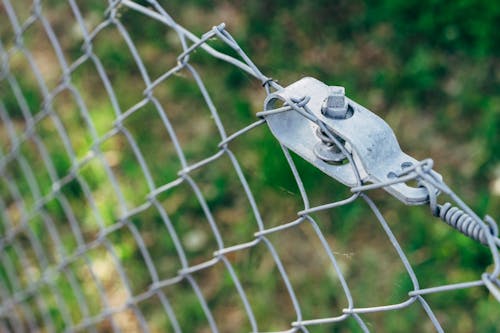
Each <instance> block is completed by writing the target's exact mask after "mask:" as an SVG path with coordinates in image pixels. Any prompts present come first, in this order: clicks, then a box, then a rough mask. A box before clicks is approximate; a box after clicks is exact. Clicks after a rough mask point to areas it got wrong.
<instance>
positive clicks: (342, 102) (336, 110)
mask: <svg viewBox="0 0 500 333" xmlns="http://www.w3.org/2000/svg"><path fill="white" fill-rule="evenodd" d="M329 88H330V89H329V92H328V97H327V98H325V100H324V101H323V105H322V106H321V113H322V114H323V115H324V116H326V117H329V118H335V119H345V118H346V117H347V110H348V109H349V105H348V104H347V100H346V98H345V88H344V87H341V86H330V87H329Z"/></svg>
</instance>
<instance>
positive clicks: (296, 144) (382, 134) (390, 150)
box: [264, 77, 441, 205]
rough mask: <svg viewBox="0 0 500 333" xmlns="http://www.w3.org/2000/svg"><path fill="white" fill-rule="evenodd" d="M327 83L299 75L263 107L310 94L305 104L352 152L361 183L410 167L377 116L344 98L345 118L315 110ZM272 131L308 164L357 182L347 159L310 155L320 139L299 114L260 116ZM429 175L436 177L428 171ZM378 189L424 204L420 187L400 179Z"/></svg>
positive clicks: (380, 180)
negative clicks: (350, 111)
mask: <svg viewBox="0 0 500 333" xmlns="http://www.w3.org/2000/svg"><path fill="white" fill-rule="evenodd" d="M328 92H329V86H328V85H326V84H324V83H323V82H321V81H318V80H316V79H314V78H311V77H305V78H302V79H301V80H299V81H297V82H295V83H293V84H291V85H289V86H288V87H286V88H283V89H281V90H278V91H276V92H275V93H273V94H270V95H269V96H268V97H267V98H266V100H265V102H264V110H265V111H269V110H273V109H276V108H278V107H281V106H282V105H283V104H284V103H286V101H290V100H292V99H297V98H302V97H304V96H308V97H310V100H309V101H308V103H307V107H308V108H309V109H310V110H311V112H312V113H313V114H314V116H315V117H317V118H318V119H319V120H320V121H322V122H323V123H324V124H325V125H327V127H328V128H329V129H330V130H331V131H333V133H334V134H335V135H336V136H338V137H340V138H341V139H343V140H344V141H345V145H344V147H345V148H346V150H347V151H348V152H349V153H350V154H351V155H352V157H353V160H354V163H355V164H356V166H358V171H359V174H360V177H361V180H362V181H363V183H384V182H387V181H392V180H394V179H393V178H392V176H393V175H394V174H395V173H398V172H400V171H402V168H404V167H407V166H412V165H416V164H417V163H418V161H417V160H416V159H414V158H413V157H411V156H409V155H407V154H405V153H404V152H403V151H401V148H400V147H399V144H398V141H397V139H396V136H395V135H394V133H393V131H392V129H391V128H390V127H389V125H387V123H386V122H385V121H383V120H382V119H381V118H380V117H378V116H377V115H375V114H374V113H372V112H371V111H370V110H368V109H366V108H364V107H363V106H361V105H359V104H358V103H356V102H354V101H353V100H351V99H349V98H347V97H346V99H347V102H348V104H349V106H350V107H352V109H353V114H352V116H351V117H349V118H346V119H334V118H329V117H326V116H324V115H323V114H322V113H321V106H322V103H323V101H324V100H325V98H326V97H327V96H328ZM266 120H267V123H268V125H269V127H270V129H271V132H272V133H273V135H274V136H275V137H276V138H277V139H278V140H279V141H280V142H281V143H282V144H283V145H285V146H286V147H287V148H289V149H290V150H292V151H293V152H295V153H296V154H298V155H299V156H301V157H302V158H304V159H305V160H307V161H308V162H310V163H311V164H313V165H314V166H315V167H317V168H318V169H320V170H321V171H323V172H324V173H326V174H327V175H329V176H331V177H333V178H335V179H337V180H338V181H339V182H341V183H343V184H345V185H347V186H350V187H353V186H357V185H359V184H358V183H357V181H356V176H355V173H354V170H353V167H352V166H351V165H350V163H347V164H341V165H332V164H329V163H326V162H325V161H323V160H321V159H320V158H318V157H317V156H316V154H315V153H314V146H315V145H316V144H318V143H319V142H321V140H320V138H319V137H318V136H317V135H316V134H315V132H316V129H317V127H318V126H317V125H316V124H315V123H314V122H312V121H310V120H308V119H307V118H305V117H304V116H303V115H301V114H300V113H299V112H296V111H293V110H291V111H287V112H280V113H276V114H269V115H267V116H266ZM432 172H433V174H434V176H435V177H437V178H438V179H441V176H440V175H439V174H438V173H436V172H434V171H432ZM384 189H385V190H386V191H387V192H389V193H391V194H392V195H394V196H395V197H396V198H398V199H399V200H401V201H403V202H404V203H405V204H409V205H418V204H423V203H426V202H428V194H427V191H426V190H425V189H424V188H421V187H413V186H408V185H407V184H405V183H398V184H392V185H388V186H386V187H384Z"/></svg>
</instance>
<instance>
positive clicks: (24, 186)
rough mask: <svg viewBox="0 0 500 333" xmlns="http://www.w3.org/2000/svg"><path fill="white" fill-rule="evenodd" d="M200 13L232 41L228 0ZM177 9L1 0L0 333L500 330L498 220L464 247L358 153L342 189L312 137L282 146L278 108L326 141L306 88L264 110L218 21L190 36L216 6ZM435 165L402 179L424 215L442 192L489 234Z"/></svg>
mask: <svg viewBox="0 0 500 333" xmlns="http://www.w3.org/2000/svg"><path fill="white" fill-rule="evenodd" d="M171 6H174V5H171ZM174 7H175V6H174ZM212 7H213V8H212ZM212 7H211V8H210V9H211V10H210V12H214V13H219V14H220V13H225V14H224V15H226V16H227V17H228V19H229V20H228V21H229V23H231V24H234V25H235V26H236V31H239V32H238V36H237V38H236V39H238V40H239V39H240V38H241V36H242V35H241V34H243V33H244V29H242V25H241V24H239V23H238V22H239V20H240V19H239V18H238V13H236V12H235V11H234V8H233V7H232V5H228V4H225V5H214V6H212ZM186 8H187V9H186V10H185V11H180V12H179V13H175V12H174V11H173V12H172V13H173V14H177V18H179V19H180V20H182V21H183V22H191V23H192V27H195V29H196V34H193V33H192V31H189V30H187V29H186V28H185V27H184V26H181V25H179V24H178V23H176V22H175V21H174V20H175V19H176V16H175V15H174V16H170V14H169V13H167V12H165V10H164V8H163V7H162V5H160V4H159V3H158V2H157V1H155V0H148V1H138V2H137V1H136V2H134V1H108V2H106V1H104V2H103V1H94V0H90V1H82V0H68V1H57V0H47V1H12V0H4V1H2V3H1V5H0V19H3V20H2V22H5V24H3V25H1V26H0V331H14V332H23V331H42V332H45V331H48V332H51V331H91V332H94V331H95V332H101V331H104V332H108V331H148V330H149V331H151V332H156V331H172V332H176V333H177V332H181V331H182V332H208V331H214V332H217V331H218V332H239V331H244V332H246V331H252V332H253V331H260V332H262V331H290V332H292V331H293V332H295V331H296V332H299V331H303V332H330V331H332V330H334V331H339V332H347V331H349V332H366V331H370V330H384V331H398V330H404V331H410V330H418V331H429V330H432V329H435V330H437V331H442V327H441V326H445V327H446V328H447V329H450V330H452V331H457V332H466V331H472V330H477V331H485V332H487V331H494V330H495V327H496V326H495V323H496V322H495V320H496V317H495V318H493V317H491V318H490V314H491V313H492V311H491V310H484V309H487V308H491V303H492V302H491V301H492V300H493V299H494V298H495V297H496V298H498V287H499V285H500V284H499V282H498V272H499V271H500V268H499V267H498V265H499V263H500V257H499V253H498V248H497V247H498V245H499V244H500V241H499V240H498V235H497V234H496V233H495V230H496V229H495V227H494V224H493V222H491V223H490V222H487V223H490V228H489V229H488V228H484V229H481V231H482V232H484V233H485V234H484V235H485V236H484V237H486V239H487V240H488V241H489V242H490V243H489V244H490V247H489V248H488V247H484V248H483V249H482V250H476V247H475V245H476V242H474V241H473V240H470V239H467V238H466V237H462V238H458V237H455V235H454V234H452V233H450V232H449V228H448V227H446V226H441V225H437V224H431V223H426V222H427V219H428V218H429V216H430V214H428V211H427V209H428V207H425V213H424V208H421V209H420V208H415V207H412V208H411V210H412V211H411V214H402V213H401V211H402V210H401V209H400V208H398V207H396V205H399V206H400V205H401V203H400V202H399V201H396V200H392V201H388V200H387V198H390V199H393V198H391V197H390V196H389V195H388V194H387V192H386V191H384V190H383V188H387V187H388V186H392V184H389V183H387V182H384V181H379V180H377V179H374V178H373V177H370V176H371V175H370V168H371V167H372V166H371V165H366V163H365V164H364V162H365V161H364V159H363V156H355V158H354V159H349V163H348V164H345V165H347V166H348V167H351V168H353V169H352V170H353V171H355V173H357V174H359V175H361V177H362V178H363V180H361V179H358V180H357V183H356V184H354V185H353V184H350V186H344V185H342V184H341V182H337V181H336V180H335V179H334V178H336V177H335V170H337V171H338V168H339V166H335V165H325V163H321V162H320V161H319V160H318V159H317V158H316V160H315V156H316V155H310V154H313V153H314V152H311V151H310V149H309V148H308V147H309V145H305V144H304V147H305V148H304V147H301V146H300V145H299V148H297V149H296V151H297V152H296V153H297V155H296V153H293V152H291V151H289V150H287V149H286V148H285V147H284V146H281V142H282V138H281V137H280V136H279V135H277V136H276V137H275V136H274V135H273V133H274V134H277V132H276V131H273V133H271V132H270V131H269V129H268V128H267V127H268V126H264V125H265V123H266V121H267V120H269V118H268V117H269V116H270V114H271V113H272V114H274V115H273V117H278V116H280V115H281V116H283V118H282V122H281V124H280V126H284V127H286V128H288V127H287V126H289V125H290V124H289V123H288V120H289V119H288V118H287V117H286V113H287V112H288V113H289V112H298V113H299V114H302V115H303V116H304V117H303V121H304V122H309V121H312V122H314V123H315V124H316V125H317V126H320V127H321V126H323V127H324V129H325V130H326V131H327V132H328V133H329V134H331V135H339V133H335V131H331V130H330V128H333V127H335V126H336V125H335V124H336V123H335V124H334V123H333V120H328V119H326V118H324V117H322V116H319V117H318V116H317V112H316V111H318V110H311V109H310V108H311V107H312V105H314V103H313V102H314V101H313V100H312V99H314V98H315V94H316V93H318V92H314V93H312V92H310V91H308V89H304V94H307V95H311V96H293V97H294V98H293V99H292V100H289V101H287V105H288V106H290V107H292V106H293V107H292V108H293V110H284V109H281V110H267V111H265V112H262V102H263V100H264V99H265V97H266V96H265V95H266V94H267V95H269V94H271V93H273V92H276V90H279V89H281V88H282V87H281V86H280V85H279V84H278V83H277V82H276V81H274V80H271V79H270V78H269V77H266V76H264V75H263V74H262V73H261V72H260V70H259V69H258V68H257V67H256V66H255V64H254V63H253V62H252V61H251V60H250V58H249V57H248V56H246V54H245V53H244V52H243V51H242V49H241V48H240V47H239V46H238V45H237V42H236V41H235V40H234V39H233V37H232V36H231V35H230V34H229V32H228V30H226V27H224V26H223V25H219V26H216V27H215V28H212V29H206V30H207V31H200V27H202V26H205V25H207V24H208V25H212V24H217V23H212V21H214V18H215V15H216V14H214V15H213V16H212V15H211V14H207V13H208V11H207V13H202V12H201V11H200V10H199V9H196V8H195V7H194V6H191V5H186ZM169 9H170V7H169ZM186 13H187V14H186ZM284 13H285V12H284ZM204 15H208V17H205V16H204ZM285 16H286V15H285ZM277 19H281V14H280V15H279V17H277ZM193 21H196V22H193ZM209 22H210V23H209ZM191 23H190V24H191ZM284 26H286V27H288V28H290V27H292V25H290V24H289V23H287V24H285V25H284ZM288 28H287V29H288ZM270 31H271V30H270ZM272 31H273V33H274V34H277V33H281V32H280V31H274V30H272ZM287 31H288V30H287ZM205 32H206V33H205ZM291 32H292V31H288V32H287V35H288V34H289V35H290V36H292V35H293V34H292V33H291ZM259 38H261V37H259ZM259 38H257V39H256V40H255V43H254V44H252V45H246V47H247V46H250V47H252V48H254V49H257V50H265V49H266V48H267V46H266V41H264V40H262V39H259ZM270 40H271V41H273V43H274V39H270ZM277 40H280V38H277ZM183 52H185V54H183ZM317 52H320V51H316V50H314V49H313V50H312V51H311V53H310V54H314V56H307V59H309V58H310V57H311V58H314V59H316V58H315V57H316V54H315V53H317ZM321 52H323V51H321ZM364 53H367V54H369V53H370V52H364ZM307 54H309V53H307ZM262 59H266V57H262ZM318 59H321V57H319V58H318ZM271 61H272V59H271ZM290 65H293V62H291V63H290ZM254 77H255V78H257V80H254ZM261 86H263V87H264V89H262V87H261ZM278 94H280V90H279V91H278ZM308 97H310V98H311V100H308ZM297 101H298V102H297ZM291 103H293V104H294V105H292V104H291ZM259 112H260V113H259ZM255 113H258V116H257V117H256V116H255ZM287 119H288V120H287ZM342 121H343V120H341V119H336V120H335V122H339V123H338V124H340V122H342ZM346 121H347V120H346ZM269 124H271V123H269ZM261 125H262V126H261ZM360 130H361V129H360ZM364 130H366V129H364ZM330 132H331V133H330ZM325 133H326V132H325ZM349 135H351V134H349ZM352 135H357V134H356V133H352ZM323 139H324V138H323ZM296 140H297V142H298V143H301V142H304V143H308V142H309V143H310V142H313V141H315V144H321V142H320V140H319V138H318V137H317V136H316V135H315V134H314V133H308V132H301V133H297V136H296ZM346 142H347V143H346V145H345V148H346V149H347V152H344V153H346V154H347V155H348V156H347V157H351V156H350V153H353V154H354V155H356V154H362V153H363V151H362V150H359V149H357V148H359V147H357V146H356V145H357V144H356V143H353V142H350V141H349V140H346ZM283 143H284V144H285V142H284V141H283ZM327 143H328V142H324V144H327ZM306 146H307V147H306ZM303 150H304V151H303ZM304 154H309V155H308V156H309V157H308V159H307V160H310V161H312V162H311V163H309V162H307V161H306V160H305V159H302V158H301V157H300V156H304ZM316 157H317V156H316ZM311 164H314V165H318V166H320V167H321V168H326V169H328V171H329V172H328V173H329V174H330V175H327V174H326V173H324V172H321V171H320V170H318V169H316V168H314V167H313V166H311ZM345 165H344V166H345ZM430 166H431V162H428V161H422V162H420V164H418V165H414V167H415V168H414V169H411V170H408V173H406V174H403V175H402V176H401V179H395V181H401V182H402V181H403V178H404V181H405V182H413V183H411V184H413V185H416V184H417V181H418V185H419V186H424V185H425V186H426V187H425V189H426V190H427V193H428V196H429V199H430V200H429V201H430V203H431V205H430V206H431V208H432V209H433V213H435V214H436V213H437V212H438V211H439V210H440V209H443V208H439V207H440V206H434V205H433V194H432V193H434V192H432V191H435V190H436V189H440V190H441V191H442V192H447V193H448V194H449V198H448V199H449V200H451V201H453V202H454V203H455V204H456V205H457V206H458V207H460V209H462V210H464V211H466V213H467V214H469V215H470V216H471V220H473V222H474V223H476V224H475V226H476V227H478V228H482V227H481V223H482V222H481V219H479V218H477V217H475V216H474V214H473V212H471V211H470V210H469V208H468V207H467V206H466V205H465V204H464V203H463V202H462V201H461V200H460V198H459V197H458V196H456V195H455V194H454V193H453V192H451V191H449V190H448V188H447V186H446V185H445V184H444V183H443V182H442V181H441V180H440V179H439V177H436V176H435V174H433V172H432V171H431V170H430V169H431V167H430ZM336 168H337V169H336ZM331 175H333V176H331ZM405 177H406V178H405ZM371 182H373V183H374V184H373V185H370V186H372V187H378V188H377V189H374V188H370V187H365V186H366V185H368V184H370V183H371ZM399 199H402V198H401V196H400V197H399ZM372 200H374V201H372ZM363 201H365V202H366V203H367V204H368V206H369V209H368V208H367V206H366V205H364V203H363ZM380 208H381V209H380ZM379 209H380V210H379ZM457 214H458V215H461V216H462V213H457ZM442 215H443V214H442ZM458 215H457V216H458ZM441 219H442V220H444V221H445V222H449V224H456V228H458V229H460V228H461V227H463V223H465V222H464V221H466V220H464V219H462V220H455V219H454V218H453V217H452V216H451V215H447V216H441ZM467 221H468V220H467ZM467 223H469V222H467ZM470 223H472V222H470ZM471 225H472V224H471ZM446 228H448V229H446ZM477 230H478V229H474V228H472V227H470V228H467V230H465V233H467V234H468V235H469V236H472V238H474V236H476V238H477V237H478V236H477V235H475V234H474V233H475V232H476V231H477ZM431 247H432V249H431ZM436 248H439V250H435V249H436ZM472 248H474V250H472ZM463 249H471V250H470V251H463ZM429 253H432V255H430V254H429ZM450 254H451V255H450ZM450 258H451V259H450ZM471 262H472V263H474V265H471V264H470V263H471ZM464 266H465V267H466V268H463V267H464ZM472 266H474V267H472ZM450 267H451V268H450ZM484 268H488V270H487V271H486V272H487V273H486V274H484V273H483V272H484ZM464 281H465V282H464ZM452 283H458V284H452ZM422 288H433V289H422ZM444 291H447V293H445V292H444ZM448 295H452V296H448ZM489 295H492V296H489ZM493 302H494V300H493ZM457 304H459V306H460V305H462V304H465V305H464V306H467V307H468V308H467V310H463V309H460V308H459V306H457ZM469 308H470V309H472V308H474V309H473V310H469ZM482 310H484V311H482ZM464 312H466V315H464ZM478 313H480V314H479V315H478ZM474 316H482V317H481V318H479V322H480V324H478V325H479V326H478V327H477V329H476V327H473V324H475V323H476V322H477V321H476V320H475V319H476V318H475V317H474ZM402 318H403V319H404V323H400V321H401V319H402ZM454 318H463V320H462V321H461V322H460V324H459V321H457V320H454Z"/></svg>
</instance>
